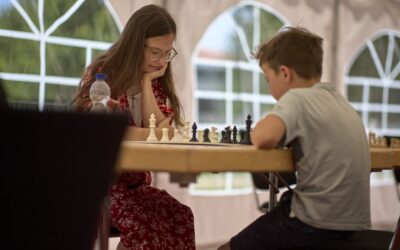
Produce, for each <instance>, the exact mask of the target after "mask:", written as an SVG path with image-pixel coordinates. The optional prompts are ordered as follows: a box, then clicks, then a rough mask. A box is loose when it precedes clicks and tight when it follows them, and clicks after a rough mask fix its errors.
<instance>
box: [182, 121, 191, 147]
mask: <svg viewBox="0 0 400 250" xmlns="http://www.w3.org/2000/svg"><path fill="white" fill-rule="evenodd" d="M183 124H184V127H183V142H189V140H190V127H189V126H190V122H186V121H185V122H183Z"/></svg>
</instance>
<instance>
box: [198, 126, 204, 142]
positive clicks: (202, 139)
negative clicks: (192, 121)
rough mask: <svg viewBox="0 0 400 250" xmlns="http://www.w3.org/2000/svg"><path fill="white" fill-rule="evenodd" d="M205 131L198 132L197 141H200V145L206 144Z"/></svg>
mask: <svg viewBox="0 0 400 250" xmlns="http://www.w3.org/2000/svg"><path fill="white" fill-rule="evenodd" d="M203 135H204V130H201V129H199V130H197V139H198V140H199V142H200V143H202V142H204V136H203Z"/></svg>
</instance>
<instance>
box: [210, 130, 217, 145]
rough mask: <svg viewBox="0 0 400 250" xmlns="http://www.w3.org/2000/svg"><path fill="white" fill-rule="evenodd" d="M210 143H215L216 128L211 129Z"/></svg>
mask: <svg viewBox="0 0 400 250" xmlns="http://www.w3.org/2000/svg"><path fill="white" fill-rule="evenodd" d="M210 141H211V143H217V142H218V140H217V128H216V127H211V134H210Z"/></svg>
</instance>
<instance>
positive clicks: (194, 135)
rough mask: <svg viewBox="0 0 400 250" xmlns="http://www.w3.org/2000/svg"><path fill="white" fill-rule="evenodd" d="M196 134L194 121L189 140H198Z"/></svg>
mask: <svg viewBox="0 0 400 250" xmlns="http://www.w3.org/2000/svg"><path fill="white" fill-rule="evenodd" d="M196 134H197V124H196V123H195V122H193V125H192V139H190V141H191V142H198V141H199V140H197V137H196Z"/></svg>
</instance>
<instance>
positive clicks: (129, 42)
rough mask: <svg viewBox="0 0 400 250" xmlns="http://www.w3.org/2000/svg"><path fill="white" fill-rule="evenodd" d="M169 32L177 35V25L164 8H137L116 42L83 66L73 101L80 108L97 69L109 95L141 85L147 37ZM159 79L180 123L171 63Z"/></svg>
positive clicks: (115, 95) (112, 96) (176, 122)
mask: <svg viewBox="0 0 400 250" xmlns="http://www.w3.org/2000/svg"><path fill="white" fill-rule="evenodd" d="M171 33H172V34H174V35H175V36H176V24H175V21H174V19H173V18H172V17H171V15H170V14H169V13H168V11H167V10H166V9H164V8H162V7H159V6H157V5H153V4H151V5H146V6H144V7H142V8H141V9H139V10H137V11H136V12H135V13H134V14H133V15H132V16H131V17H130V19H129V20H128V23H127V24H126V26H125V28H124V30H123V32H122V34H121V36H120V37H119V39H118V41H116V42H115V43H114V44H113V45H112V46H111V48H110V49H109V50H108V51H107V52H105V53H104V54H103V55H101V56H100V57H98V58H96V59H95V60H94V61H93V63H92V64H91V65H90V66H89V67H88V68H87V69H86V71H85V72H84V74H83V77H82V79H81V81H80V83H79V88H78V91H77V94H76V95H75V98H74V100H73V101H72V104H73V105H75V106H76V107H77V109H81V108H82V107H83V105H85V104H86V103H87V102H88V99H89V89H90V86H91V84H92V83H93V82H94V80H95V76H96V73H97V72H104V73H107V75H108V76H107V83H108V85H109V86H110V89H111V98H114V99H117V98H118V97H119V96H121V95H122V94H124V93H125V92H126V90H127V89H128V88H129V87H130V86H132V85H133V84H140V81H141V79H142V76H143V72H142V65H143V62H144V51H145V50H144V47H145V43H146V39H147V38H150V37H157V36H164V35H168V34H171ZM161 82H162V87H163V89H164V91H165V93H166V95H167V97H168V98H169V100H170V102H171V105H172V108H173V109H174V122H175V124H177V125H182V120H181V116H180V115H181V104H180V102H179V99H178V97H177V95H176V91H175V86H174V82H173V79H172V74H171V67H170V65H168V67H167V69H166V72H165V74H164V76H162V77H161Z"/></svg>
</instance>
